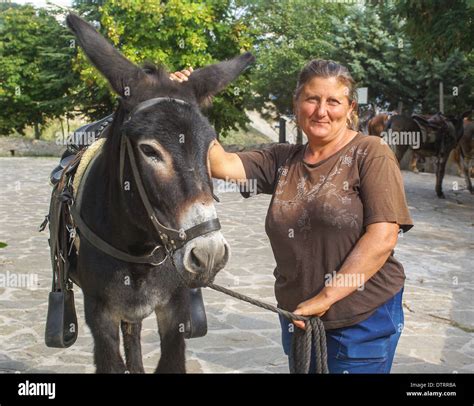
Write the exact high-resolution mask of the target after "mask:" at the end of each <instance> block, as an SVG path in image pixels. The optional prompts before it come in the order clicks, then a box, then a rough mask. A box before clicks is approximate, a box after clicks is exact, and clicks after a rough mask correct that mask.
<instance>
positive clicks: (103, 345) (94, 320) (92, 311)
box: [84, 295, 126, 373]
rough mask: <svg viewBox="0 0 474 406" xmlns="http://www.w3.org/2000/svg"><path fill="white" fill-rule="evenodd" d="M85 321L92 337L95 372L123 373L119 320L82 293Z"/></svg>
mask: <svg viewBox="0 0 474 406" xmlns="http://www.w3.org/2000/svg"><path fill="white" fill-rule="evenodd" d="M84 312H85V316H86V323H87V325H88V326H89V328H90V329H91V332H92V336H93V337H94V362H95V366H96V373H124V372H125V371H126V368H125V364H124V362H123V359H122V357H121V355H120V336H119V323H120V321H119V320H115V319H114V317H112V314H111V313H110V312H109V311H108V310H107V309H106V308H105V307H104V306H103V304H101V303H100V302H98V301H97V300H96V299H94V298H92V297H90V296H86V295H84Z"/></svg>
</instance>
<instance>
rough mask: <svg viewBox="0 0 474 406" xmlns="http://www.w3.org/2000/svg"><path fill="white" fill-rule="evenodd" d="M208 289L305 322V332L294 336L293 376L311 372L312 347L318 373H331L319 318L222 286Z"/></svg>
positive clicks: (291, 364)
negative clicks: (299, 313)
mask: <svg viewBox="0 0 474 406" xmlns="http://www.w3.org/2000/svg"><path fill="white" fill-rule="evenodd" d="M207 287H209V288H211V289H214V290H216V291H218V292H221V293H224V294H226V295H229V296H232V297H234V298H236V299H239V300H243V301H244V302H247V303H250V304H253V305H254V306H258V307H261V308H262V309H265V310H269V311H271V312H274V313H278V314H281V315H282V316H284V317H286V318H287V319H289V320H301V321H304V322H305V330H304V331H303V330H302V329H299V328H297V329H296V330H295V332H294V334H293V340H292V343H291V352H290V372H291V373H292V374H308V373H309V372H310V364H311V352H312V345H313V346H314V351H315V355H316V373H317V374H327V373H329V369H328V363H327V347H326V332H325V330H324V325H323V322H322V321H321V319H320V318H319V317H306V316H299V315H297V314H294V313H291V312H288V311H286V310H283V309H279V308H278V307H276V306H273V305H271V304H268V303H264V302H260V301H259V300H255V299H252V298H251V297H248V296H245V295H242V294H241V293H237V292H233V291H232V290H229V289H226V288H224V287H222V286H219V285H215V284H213V283H210V284H209V285H207Z"/></svg>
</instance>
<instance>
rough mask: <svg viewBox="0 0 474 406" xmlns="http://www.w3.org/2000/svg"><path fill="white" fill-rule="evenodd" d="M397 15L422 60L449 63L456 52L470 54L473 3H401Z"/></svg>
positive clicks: (432, 0)
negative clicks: (403, 21) (435, 57)
mask: <svg viewBox="0 0 474 406" xmlns="http://www.w3.org/2000/svg"><path fill="white" fill-rule="evenodd" d="M395 11H396V12H397V13H398V14H399V16H400V17H402V18H404V19H405V25H404V26H403V30H404V32H405V33H406V34H407V35H408V36H409V37H410V38H411V40H412V44H413V50H414V52H415V54H416V55H417V56H418V57H422V58H424V59H427V60H431V59H432V58H433V57H434V56H437V57H439V58H441V59H446V58H448V57H449V55H450V54H451V53H452V52H453V51H454V50H456V49H458V50H460V51H461V52H466V53H469V52H471V51H472V45H473V39H474V5H473V3H472V1H470V0H443V1H439V0H399V1H398V2H397V4H396V8H395Z"/></svg>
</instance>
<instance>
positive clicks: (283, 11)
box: [241, 0, 344, 117]
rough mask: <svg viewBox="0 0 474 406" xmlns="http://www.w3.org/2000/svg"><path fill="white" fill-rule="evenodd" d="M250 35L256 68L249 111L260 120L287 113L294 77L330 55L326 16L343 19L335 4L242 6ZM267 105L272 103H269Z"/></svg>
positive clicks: (297, 1)
mask: <svg viewBox="0 0 474 406" xmlns="http://www.w3.org/2000/svg"><path fill="white" fill-rule="evenodd" d="M241 4H242V6H243V7H245V10H246V14H247V15H248V16H249V19H250V21H251V27H252V34H253V36H254V38H255V39H254V43H255V53H256V57H257V66H256V69H254V71H253V73H252V86H253V89H254V92H255V95H254V97H253V99H252V100H251V102H250V103H249V107H250V108H252V107H253V108H256V109H258V110H260V111H261V112H262V113H263V115H264V116H266V117H269V116H275V115H278V114H290V113H291V111H292V104H293V103H292V99H293V91H294V89H295V87H296V82H297V79H298V73H299V71H300V70H301V68H302V67H303V66H304V65H305V64H306V63H307V62H308V61H309V60H311V59H313V58H328V57H329V56H330V54H331V52H332V51H333V50H334V44H333V43H332V41H331V38H330V37H328V35H327V34H326V33H327V32H328V31H330V29H331V25H332V19H331V17H330V16H343V15H344V8H343V7H341V6H340V5H337V4H325V3H324V2H321V1H315V0H311V1H302V0H274V1H267V0H251V1H242V3H241ZM268 101H271V102H272V103H271V104H270V103H268Z"/></svg>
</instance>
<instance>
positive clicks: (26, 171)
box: [0, 158, 474, 373]
mask: <svg viewBox="0 0 474 406" xmlns="http://www.w3.org/2000/svg"><path fill="white" fill-rule="evenodd" d="M56 163H57V159H53V158H0V174H1V178H0V179H1V185H0V241H1V242H5V243H7V244H8V246H7V247H6V248H3V249H0V282H1V281H3V285H0V371H3V372H13V371H20V372H33V373H34V372H79V373H81V372H93V371H94V367H93V360H92V337H91V334H90V331H89V330H88V328H87V326H86V324H85V321H84V317H83V302H82V295H81V292H80V289H78V288H76V289H75V291H76V306H77V312H78V318H79V337H78V340H77V342H76V344H74V345H73V346H72V347H70V348H69V349H52V348H47V347H46V346H45V345H44V338H43V336H44V324H45V317H46V310H47V298H48V291H49V289H50V283H51V270H50V263H49V249H48V242H47V238H48V235H47V232H45V233H38V231H37V229H38V225H39V224H40V223H41V221H42V219H43V217H44V215H45V214H46V213H47V209H48V200H49V194H50V190H51V188H50V186H49V184H48V174H49V172H50V170H51V169H52V168H53V167H54V166H55V165H56ZM403 175H404V179H405V186H406V190H407V195H408V202H409V206H410V209H411V213H412V215H413V218H414V221H415V227H414V228H413V229H412V230H411V231H410V232H408V233H407V234H406V235H405V236H403V238H400V239H399V243H398V246H397V249H396V256H397V258H398V259H399V260H400V261H401V262H402V264H403V265H404V267H405V270H406V274H407V281H406V287H405V296H404V308H405V319H406V324H405V330H404V333H403V335H402V338H401V340H400V344H399V347H398V350H397V355H396V357H395V362H394V367H393V372H401V373H403V372H415V373H417V372H420V373H421V372H435V373H436V372H446V373H455V372H459V373H462V372H474V339H473V338H474V335H473V333H474V312H473V307H474V301H473V297H474V295H473V290H474V284H473V279H474V278H473V272H472V271H473V267H472V262H471V257H472V253H473V251H472V248H473V226H474V219H473V213H474V211H473V209H474V196H471V195H470V194H469V193H468V192H467V191H466V190H464V181H463V180H462V179H461V178H458V177H455V176H447V177H446V179H445V183H444V185H445V191H446V195H447V199H445V200H440V199H437V198H436V196H435V193H434V175H432V174H413V173H410V172H404V173H403ZM453 189H454V190H453ZM456 189H457V190H456ZM220 197H221V203H218V204H217V210H218V213H219V217H220V219H221V223H222V227H223V232H224V235H225V236H226V238H227V240H228V241H229V243H230V245H231V249H232V258H231V260H230V262H229V264H228V265H227V267H226V269H225V270H223V271H221V273H220V274H219V275H218V277H217V278H216V283H218V284H221V285H223V286H226V287H231V288H234V289H235V290H237V291H239V292H242V293H245V294H248V295H251V296H253V297H255V298H260V299H262V300H266V301H268V302H271V303H273V302H274V297H273V276H272V272H273V267H274V259H273V255H272V253H271V249H270V246H269V242H268V240H267V237H266V235H265V232H264V218H265V213H266V209H267V206H268V203H269V196H257V197H253V198H251V199H247V200H244V199H242V198H241V197H240V195H239V194H237V193H223V194H221V195H220ZM22 276H24V277H26V276H28V277H29V278H30V279H28V280H26V279H25V280H23V283H26V282H28V283H27V286H26V287H18V286H16V285H15V284H14V281H13V278H17V279H19V278H20V277H22ZM12 281H13V282H12ZM204 297H205V303H206V307H207V313H208V322H209V332H208V334H207V336H206V337H203V338H199V339H192V340H188V341H187V362H188V365H187V368H188V371H189V372H262V373H263V372H278V373H281V372H287V362H286V358H285V356H284V354H283V352H282V350H281V346H280V341H279V340H280V332H279V324H278V319H277V317H276V315H274V314H273V313H269V312H266V311H263V310H260V309H258V308H255V307H253V306H251V305H247V304H245V303H242V302H238V301H236V300H235V299H233V298H230V297H227V296H224V295H222V294H221V293H218V292H215V291H211V290H209V289H205V290H204ZM142 343H143V357H144V363H145V368H146V370H147V372H152V371H153V369H154V368H155V366H156V364H157V362H158V359H159V355H160V349H159V336H158V334H157V328H156V323H155V319H154V317H152V316H151V317H149V318H147V319H146V320H145V322H144V331H143V335H142Z"/></svg>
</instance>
